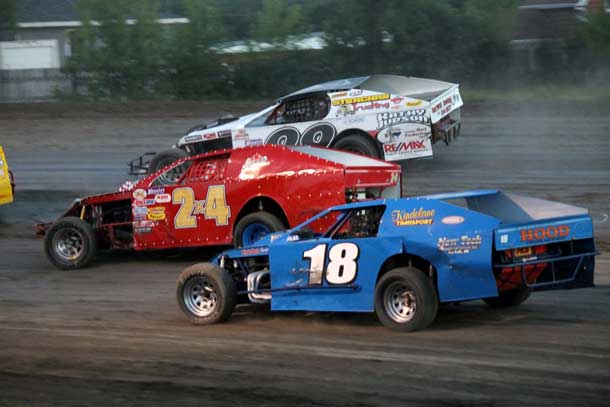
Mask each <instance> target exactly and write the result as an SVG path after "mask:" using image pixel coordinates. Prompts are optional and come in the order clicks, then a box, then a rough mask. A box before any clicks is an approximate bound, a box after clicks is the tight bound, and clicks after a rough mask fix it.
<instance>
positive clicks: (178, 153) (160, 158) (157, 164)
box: [148, 148, 189, 174]
mask: <svg viewBox="0 0 610 407" xmlns="http://www.w3.org/2000/svg"><path fill="white" fill-rule="evenodd" d="M188 155H189V154H188V153H187V152H186V151H184V150H182V149H181V148H172V149H169V150H165V151H161V152H160V153H157V154H156V155H155V156H154V157H153V158H152V159H151V160H150V164H149V165H148V173H149V174H153V173H155V172H157V171H159V170H160V169H161V168H164V167H167V166H168V165H170V164H171V163H173V162H174V161H177V160H179V159H181V158H185V157H188Z"/></svg>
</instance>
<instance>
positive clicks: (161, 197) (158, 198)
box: [155, 194, 172, 203]
mask: <svg viewBox="0 0 610 407" xmlns="http://www.w3.org/2000/svg"><path fill="white" fill-rule="evenodd" d="M171 200H172V196H171V195H170V194H157V195H155V202H156V203H168V202H170V201H171Z"/></svg>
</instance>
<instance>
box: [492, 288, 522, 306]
mask: <svg viewBox="0 0 610 407" xmlns="http://www.w3.org/2000/svg"><path fill="white" fill-rule="evenodd" d="M531 293H532V289H531V288H528V287H520V288H516V289H514V290H508V291H502V292H500V294H499V295H498V296H497V297H491V298H484V299H483V301H485V303H486V304H487V305H489V306H490V307H491V308H508V307H516V306H518V305H521V304H523V303H524V302H525V300H527V299H528V298H529V296H530V294H531Z"/></svg>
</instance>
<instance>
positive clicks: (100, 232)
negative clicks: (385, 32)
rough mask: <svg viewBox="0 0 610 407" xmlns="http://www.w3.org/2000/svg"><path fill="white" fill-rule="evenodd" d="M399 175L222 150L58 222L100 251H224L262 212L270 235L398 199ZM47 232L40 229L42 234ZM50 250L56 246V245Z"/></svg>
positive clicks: (356, 160)
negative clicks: (77, 224)
mask: <svg viewBox="0 0 610 407" xmlns="http://www.w3.org/2000/svg"><path fill="white" fill-rule="evenodd" d="M176 173H178V174H179V175H178V176H176V177H175V178H176V181H175V182H174V183H173V184H172V185H163V182H161V179H162V178H164V177H165V179H167V177H168V174H174V175H176ZM400 173H401V170H400V167H399V166H397V165H395V164H390V163H386V162H384V161H380V160H376V159H372V158H368V157H364V156H359V155H355V154H351V153H346V152H342V151H334V150H329V149H324V148H316V147H300V148H295V147H283V146H274V145H264V146H253V147H246V148H240V149H234V150H230V149H228V150H220V151H214V152H211V153H207V154H201V155H197V156H193V157H188V158H185V159H181V160H179V161H176V162H175V163H173V164H171V165H170V166H168V167H165V168H164V169H162V170H160V171H158V172H156V173H154V174H151V175H149V176H147V177H146V178H143V179H141V180H139V181H137V182H136V183H135V184H133V185H129V186H128V187H127V188H124V187H123V188H122V189H123V190H122V191H119V192H115V193H111V194H105V195H97V196H91V197H87V198H84V199H81V200H78V201H76V202H75V203H74V204H73V205H72V207H71V208H70V209H68V211H67V212H66V213H65V214H64V215H63V216H62V218H60V219H59V220H58V222H59V221H61V219H64V218H65V217H71V218H78V219H80V220H81V221H84V222H86V223H87V224H89V225H90V226H91V228H92V230H93V232H94V235H95V244H96V246H97V247H100V248H133V249H135V250H147V249H166V248H178V247H192V246H205V245H227V244H232V243H234V237H235V236H236V235H235V233H236V228H238V227H239V225H240V222H242V220H243V219H244V218H245V217H246V216H248V215H250V214H252V213H260V212H266V213H268V214H269V215H271V216H272V217H274V218H275V219H276V220H279V221H280V222H281V224H282V225H279V224H278V223H277V222H276V223H275V224H274V225H278V227H275V226H273V227H271V226H270V227H269V229H277V228H279V226H283V227H281V228H280V229H286V228H290V227H293V226H296V225H297V224H300V223H302V222H304V221H305V220H307V219H309V218H310V217H311V216H313V215H315V214H317V213H318V212H320V211H322V210H324V209H326V208H328V207H330V206H333V205H337V204H342V203H345V202H350V201H355V200H359V199H365V198H379V197H397V196H399V195H400V187H401V176H400ZM165 183H166V182H165ZM56 223H57V222H56ZM242 226H243V225H242ZM50 229H53V226H52V224H41V225H39V233H40V234H45V233H48V231H49V230H50ZM242 229H243V227H242ZM240 230H241V229H240ZM271 231H274V230H269V232H271ZM53 239H55V238H53ZM53 239H48V240H53ZM55 240H56V239H55ZM68 243H69V242H68ZM239 243H241V242H239ZM49 245H50V246H51V248H53V247H58V248H61V242H59V243H58V242H55V243H53V242H49ZM67 253H68V254H70V253H71V252H70V251H68V252H67ZM47 254H49V248H47ZM68 257H70V256H68ZM56 265H57V264H56ZM68 268H74V267H68Z"/></svg>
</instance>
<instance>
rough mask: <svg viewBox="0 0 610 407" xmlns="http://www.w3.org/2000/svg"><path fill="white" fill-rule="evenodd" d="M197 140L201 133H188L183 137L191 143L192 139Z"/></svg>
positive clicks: (199, 138)
mask: <svg viewBox="0 0 610 407" xmlns="http://www.w3.org/2000/svg"><path fill="white" fill-rule="evenodd" d="M199 140H201V134H189V135H188V136H185V137H184V141H186V142H187V143H192V142H193V141H199Z"/></svg>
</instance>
